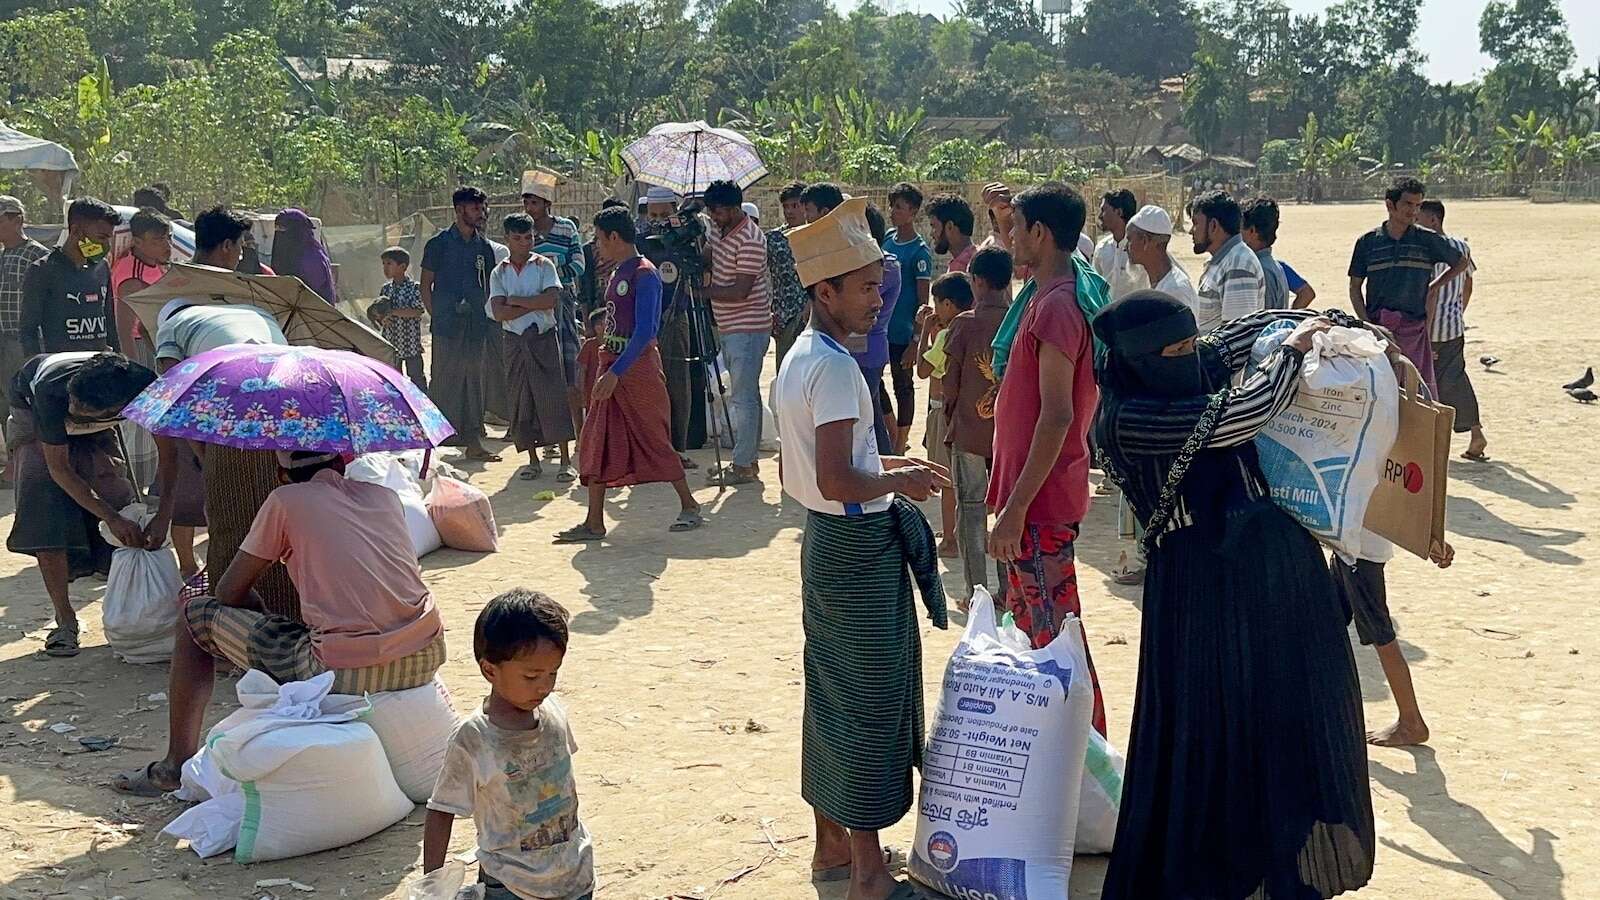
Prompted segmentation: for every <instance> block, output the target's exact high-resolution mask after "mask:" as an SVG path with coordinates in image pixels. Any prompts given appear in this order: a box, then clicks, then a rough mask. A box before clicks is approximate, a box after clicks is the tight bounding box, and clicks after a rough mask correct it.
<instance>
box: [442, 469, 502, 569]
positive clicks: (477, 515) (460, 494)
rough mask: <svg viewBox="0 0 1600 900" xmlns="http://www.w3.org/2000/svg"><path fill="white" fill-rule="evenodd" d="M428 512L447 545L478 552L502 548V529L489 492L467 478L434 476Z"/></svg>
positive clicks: (490, 551)
mask: <svg viewBox="0 0 1600 900" xmlns="http://www.w3.org/2000/svg"><path fill="white" fill-rule="evenodd" d="M428 515H430V516H432V517H433V524H434V526H435V527H436V528H438V529H439V537H440V538H441V539H442V540H443V541H444V545H445V546H446V547H453V548H454V549H456V550H471V551H473V552H475V553H493V552H494V551H496V550H498V549H500V531H499V528H498V527H496V525H495V522H494V507H493V506H491V505H490V504H489V495H488V494H485V493H484V492H483V491H480V490H478V489H477V488H475V487H473V486H472V485H470V484H467V483H466V482H465V481H461V480H459V479H455V478H449V477H446V476H443V475H441V476H439V477H438V478H435V479H434V480H433V491H432V492H430V493H429V494H428Z"/></svg>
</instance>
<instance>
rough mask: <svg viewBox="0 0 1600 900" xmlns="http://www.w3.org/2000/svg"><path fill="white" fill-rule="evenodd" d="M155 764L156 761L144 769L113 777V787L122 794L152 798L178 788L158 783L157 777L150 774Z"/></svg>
mask: <svg viewBox="0 0 1600 900" xmlns="http://www.w3.org/2000/svg"><path fill="white" fill-rule="evenodd" d="M155 765H156V764H155V763H153V762H151V763H147V764H146V765H145V767H144V768H142V769H133V770H131V771H127V772H123V773H122V774H120V775H118V776H117V777H115V778H113V779H111V789H112V790H114V791H116V792H118V793H120V794H129V795H132V796H134V797H149V798H151V799H158V798H161V797H165V796H166V795H167V794H169V793H171V792H172V791H175V790H177V788H172V789H171V790H168V789H167V788H164V787H162V786H161V785H159V784H156V781H155V778H154V777H153V776H152V775H151V774H150V770H152V769H154V768H155Z"/></svg>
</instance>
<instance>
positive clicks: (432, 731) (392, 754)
mask: <svg viewBox="0 0 1600 900" xmlns="http://www.w3.org/2000/svg"><path fill="white" fill-rule="evenodd" d="M323 709H325V710H338V709H354V710H357V711H358V715H357V717H356V718H357V721H360V722H365V723H366V724H367V725H370V726H371V727H372V730H373V731H374V732H376V733H377V735H378V740H379V741H380V742H381V743H382V744H383V752H384V755H385V756H387V757H388V758H389V769H390V770H391V771H392V772H393V773H394V780H395V783H396V784H398V785H400V790H402V791H404V792H405V795H406V796H407V797H409V798H411V800H412V802H413V803H427V802H428V798H429V797H430V796H432V794H433V785H434V782H436V781H438V780H439V770H440V769H441V768H443V767H444V754H445V751H446V750H448V749H449V747H450V735H451V734H452V733H454V732H455V728H456V711H455V707H454V706H453V705H452V704H451V702H450V690H449V688H446V687H445V686H444V682H443V681H442V680H440V679H439V678H438V677H437V676H435V677H434V679H433V681H431V682H429V683H427V684H425V685H422V686H421V687H415V688H412V689H410V690H407V691H385V692H383V693H378V694H368V695H366V696H365V697H356V696H352V695H348V694H343V695H341V694H330V695H329V696H328V699H327V700H326V701H325V702H324V703H323Z"/></svg>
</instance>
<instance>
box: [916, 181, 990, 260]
mask: <svg viewBox="0 0 1600 900" xmlns="http://www.w3.org/2000/svg"><path fill="white" fill-rule="evenodd" d="M927 211H928V229H929V231H931V232H932V237H933V239H932V241H931V243H932V245H933V252H935V253H937V254H939V255H941V256H945V255H948V256H949V257H950V271H952V272H965V271H966V270H967V266H969V265H971V264H972V254H974V253H976V252H977V251H978V247H977V245H976V244H974V243H972V227H973V225H974V224H975V219H974V217H973V215H972V204H970V203H968V202H967V201H966V198H965V197H958V196H956V195H955V194H940V195H938V196H937V197H934V198H933V199H932V200H929V201H928V206H927Z"/></svg>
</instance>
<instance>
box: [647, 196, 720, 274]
mask: <svg viewBox="0 0 1600 900" xmlns="http://www.w3.org/2000/svg"><path fill="white" fill-rule="evenodd" d="M703 208H704V207H702V205H701V204H700V202H699V201H698V200H695V201H690V202H688V203H685V204H684V205H683V206H682V207H681V208H680V209H679V210H678V211H677V212H676V213H674V214H673V215H672V216H671V217H670V218H668V219H667V220H666V221H665V222H662V223H658V224H656V225H655V226H654V230H653V233H651V234H649V235H646V236H645V238H644V241H643V244H644V246H643V247H642V248H640V249H641V250H642V252H643V253H644V257H645V259H648V260H650V262H652V263H654V264H655V267H656V269H657V270H658V271H659V272H660V273H661V281H662V283H664V284H668V285H672V284H676V283H677V282H678V281H679V280H680V279H687V280H688V283H689V284H698V283H699V281H700V276H701V275H702V274H704V272H705V269H706V263H705V257H704V256H702V255H701V251H702V248H704V246H705V238H706V226H705V221H704V220H703V219H701V218H700V214H701V211H702V209H703Z"/></svg>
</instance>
